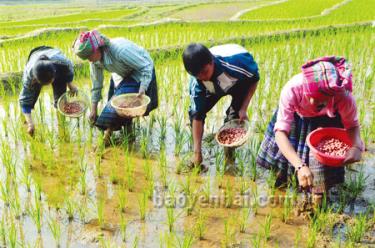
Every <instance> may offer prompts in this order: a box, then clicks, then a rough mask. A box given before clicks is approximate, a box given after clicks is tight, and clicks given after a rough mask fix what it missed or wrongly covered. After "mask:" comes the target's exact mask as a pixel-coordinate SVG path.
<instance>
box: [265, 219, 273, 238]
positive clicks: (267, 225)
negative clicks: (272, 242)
mask: <svg viewBox="0 0 375 248" xmlns="http://www.w3.org/2000/svg"><path fill="white" fill-rule="evenodd" d="M271 225H272V215H270V214H269V215H267V216H266V219H265V220H264V225H263V234H264V238H265V240H269V239H270V237H271Z"/></svg>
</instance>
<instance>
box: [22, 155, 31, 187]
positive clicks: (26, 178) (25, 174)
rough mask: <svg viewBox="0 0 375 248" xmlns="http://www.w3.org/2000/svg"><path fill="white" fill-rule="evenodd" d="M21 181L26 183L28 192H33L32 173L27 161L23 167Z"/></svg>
mask: <svg viewBox="0 0 375 248" xmlns="http://www.w3.org/2000/svg"><path fill="white" fill-rule="evenodd" d="M21 181H22V182H23V183H24V184H25V186H26V190H27V192H31V175H30V165H29V164H28V162H26V161H25V164H24V166H23V167H22V178H21Z"/></svg>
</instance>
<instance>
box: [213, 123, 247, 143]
mask: <svg viewBox="0 0 375 248" xmlns="http://www.w3.org/2000/svg"><path fill="white" fill-rule="evenodd" d="M236 127H241V128H243V129H245V130H246V134H245V136H244V137H243V138H242V139H241V140H239V141H236V142H233V143H231V144H223V143H221V142H220V141H219V134H220V133H221V132H222V131H223V130H225V129H228V128H236ZM249 136H250V131H249V122H248V121H240V120H239V119H234V120H231V121H228V122H227V123H225V124H224V125H223V126H222V127H221V128H220V129H219V131H218V132H217V133H216V135H215V140H216V142H217V143H218V144H219V145H221V146H224V147H232V148H235V147H239V146H242V145H243V144H245V143H246V141H247V139H248V138H249Z"/></svg>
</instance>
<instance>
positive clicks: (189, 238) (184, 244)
mask: <svg viewBox="0 0 375 248" xmlns="http://www.w3.org/2000/svg"><path fill="white" fill-rule="evenodd" d="M176 240H177V247H178V248H190V247H192V246H193V242H194V236H193V235H192V234H191V233H185V234H184V235H183V236H182V237H181V239H179V238H178V236H177V235H176Z"/></svg>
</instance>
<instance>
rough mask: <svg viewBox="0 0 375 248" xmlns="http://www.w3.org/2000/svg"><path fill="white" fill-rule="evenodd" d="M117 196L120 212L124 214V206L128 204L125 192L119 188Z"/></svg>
mask: <svg viewBox="0 0 375 248" xmlns="http://www.w3.org/2000/svg"><path fill="white" fill-rule="evenodd" d="M117 195H118V204H119V209H120V212H121V213H125V209H126V205H127V203H128V197H127V194H126V191H124V190H123V189H122V188H119V190H118V194H117Z"/></svg>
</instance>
